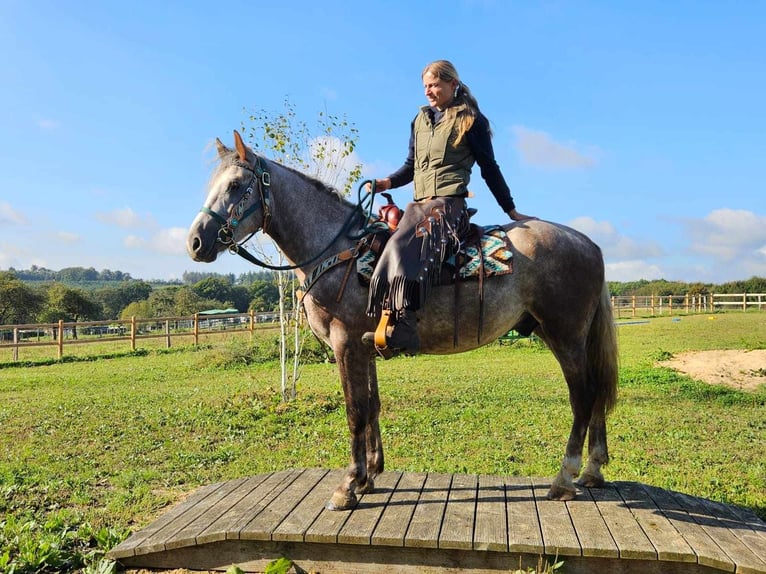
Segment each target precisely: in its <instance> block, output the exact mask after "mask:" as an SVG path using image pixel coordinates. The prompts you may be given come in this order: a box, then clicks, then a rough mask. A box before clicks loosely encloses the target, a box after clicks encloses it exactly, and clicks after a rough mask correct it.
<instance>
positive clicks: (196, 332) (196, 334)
mask: <svg viewBox="0 0 766 574" xmlns="http://www.w3.org/2000/svg"><path fill="white" fill-rule="evenodd" d="M194 346H195V347H197V346H199V313H195V314H194Z"/></svg>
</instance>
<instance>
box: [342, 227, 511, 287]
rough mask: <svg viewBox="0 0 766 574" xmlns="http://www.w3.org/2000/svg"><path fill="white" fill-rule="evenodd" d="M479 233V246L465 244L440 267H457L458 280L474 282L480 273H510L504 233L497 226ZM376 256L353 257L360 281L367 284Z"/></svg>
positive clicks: (487, 274)
mask: <svg viewBox="0 0 766 574" xmlns="http://www.w3.org/2000/svg"><path fill="white" fill-rule="evenodd" d="M479 229H480V230H481V231H482V234H481V239H480V241H479V244H480V245H481V247H479V245H478V244H469V245H467V246H465V247H464V249H463V250H462V251H459V252H458V253H457V254H455V255H452V256H451V257H450V258H449V259H447V260H446V261H445V262H444V265H448V266H451V267H452V268H453V269H455V268H456V267H457V274H456V275H457V277H458V278H460V279H475V278H478V277H479V273H480V272H482V270H483V274H484V277H492V276H493V275H506V274H508V273H513V251H511V243H510V239H509V238H508V234H507V233H506V232H505V230H504V229H503V228H502V227H500V226H499V225H491V226H487V227H479ZM377 260H378V256H377V254H375V253H374V252H372V251H367V252H365V253H363V254H362V255H360V256H359V257H358V258H357V263H356V270H357V273H358V275H359V278H360V279H361V280H362V281H365V282H369V280H370V278H371V277H372V272H373V270H374V269H375V264H376V263H377Z"/></svg>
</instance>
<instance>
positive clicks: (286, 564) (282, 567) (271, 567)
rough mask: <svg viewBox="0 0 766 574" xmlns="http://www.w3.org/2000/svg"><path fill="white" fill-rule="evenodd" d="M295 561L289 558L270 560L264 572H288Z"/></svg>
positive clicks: (279, 573)
mask: <svg viewBox="0 0 766 574" xmlns="http://www.w3.org/2000/svg"><path fill="white" fill-rule="evenodd" d="M292 565H293V561H292V560H288V559H287V558H284V557H283V558H277V559H276V560H273V561H271V562H269V564H268V566H266V571H265V572H264V574H286V572H287V571H288V570H289V569H290V568H291V567H292Z"/></svg>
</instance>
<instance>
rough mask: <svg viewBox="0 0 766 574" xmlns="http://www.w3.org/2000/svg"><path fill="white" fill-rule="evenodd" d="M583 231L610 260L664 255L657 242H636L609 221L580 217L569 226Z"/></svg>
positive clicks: (631, 259) (629, 259)
mask: <svg viewBox="0 0 766 574" xmlns="http://www.w3.org/2000/svg"><path fill="white" fill-rule="evenodd" d="M568 225H569V226H570V227H573V228H575V229H577V230H578V231H581V232H582V233H584V234H585V235H587V236H588V237H590V238H591V239H592V240H593V241H594V242H596V244H597V245H598V246H599V247H601V251H602V252H603V253H604V258H605V259H608V260H618V261H620V260H628V261H633V260H638V259H644V258H648V257H659V256H661V255H663V253H664V251H663V249H662V247H661V246H660V245H659V244H658V243H657V242H655V241H641V240H636V239H633V238H631V237H628V236H626V235H622V234H621V233H620V232H618V231H617V229H616V228H615V227H614V226H613V225H612V224H611V223H609V222H608V221H596V220H595V219H593V218H592V217H578V218H576V219H573V220H572V221H570V222H569V224H568Z"/></svg>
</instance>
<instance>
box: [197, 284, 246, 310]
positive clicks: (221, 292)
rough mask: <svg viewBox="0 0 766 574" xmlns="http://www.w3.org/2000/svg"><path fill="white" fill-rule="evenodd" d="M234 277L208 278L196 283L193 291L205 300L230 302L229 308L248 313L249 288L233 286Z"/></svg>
mask: <svg viewBox="0 0 766 574" xmlns="http://www.w3.org/2000/svg"><path fill="white" fill-rule="evenodd" d="M233 282H234V278H233V276H232V277H223V276H219V277H207V278H205V279H203V280H202V281H200V282H198V283H195V284H194V285H193V286H192V290H193V291H194V292H195V293H196V294H197V295H199V296H200V297H201V298H203V299H211V300H212V299H214V300H218V301H226V302H230V303H231V305H227V307H235V308H236V309H237V310H238V311H239V312H240V313H243V312H245V311H247V308H248V306H249V305H250V294H249V292H248V290H247V287H243V286H241V285H233Z"/></svg>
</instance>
